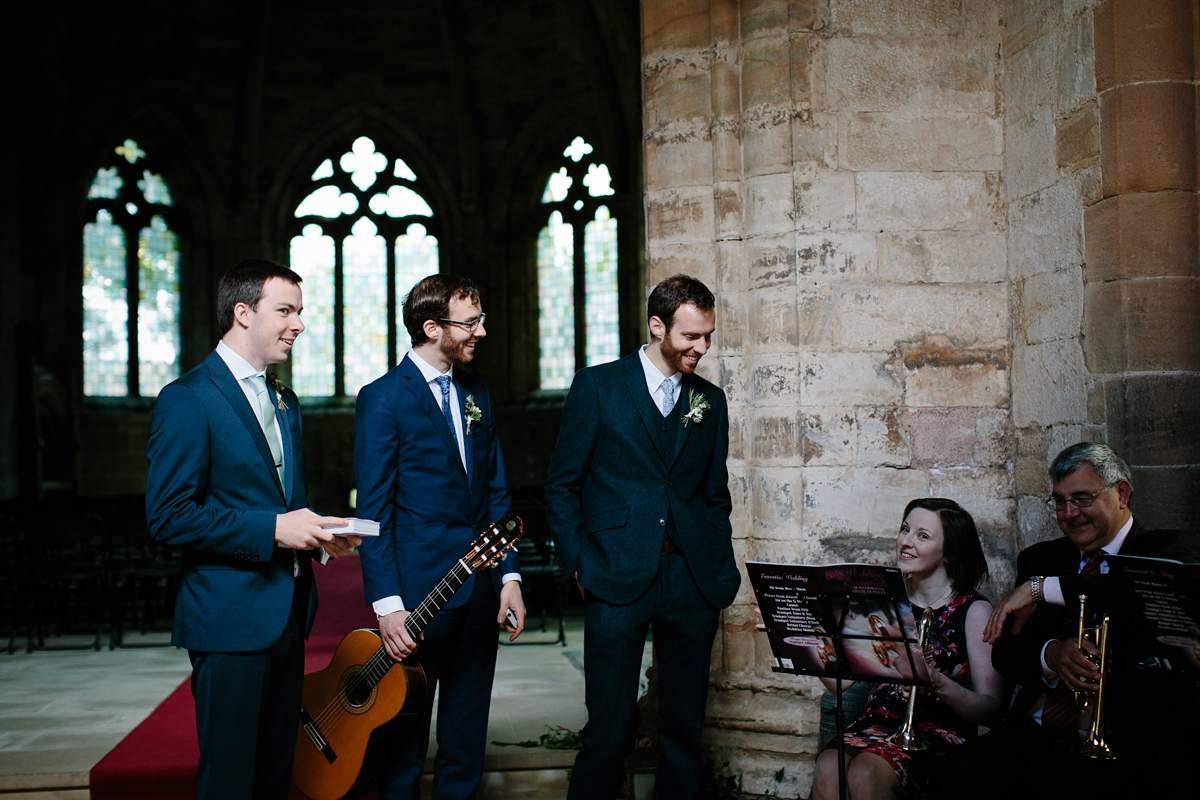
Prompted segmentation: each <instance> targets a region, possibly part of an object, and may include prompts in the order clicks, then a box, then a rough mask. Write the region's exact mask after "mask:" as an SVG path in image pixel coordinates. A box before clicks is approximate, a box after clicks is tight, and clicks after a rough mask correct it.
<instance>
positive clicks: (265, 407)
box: [250, 375, 287, 486]
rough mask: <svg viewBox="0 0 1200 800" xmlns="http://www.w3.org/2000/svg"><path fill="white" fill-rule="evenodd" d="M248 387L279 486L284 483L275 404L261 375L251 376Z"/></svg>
mask: <svg viewBox="0 0 1200 800" xmlns="http://www.w3.org/2000/svg"><path fill="white" fill-rule="evenodd" d="M250 385H251V386H253V387H254V394H255V396H256V397H257V398H258V410H259V411H260V412H262V426H263V435H264V436H266V437H267V447H269V448H271V458H273V459H275V471H276V472H278V473H279V485H280V486H287V484H286V483H284V480H283V478H284V472H283V440H282V439H281V438H280V437H279V426H278V425H276V424H275V404H274V403H272V402H271V395H270V394H268V393H267V379H266V377H264V376H262V375H251V376H250Z"/></svg>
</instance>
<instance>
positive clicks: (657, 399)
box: [638, 344, 683, 417]
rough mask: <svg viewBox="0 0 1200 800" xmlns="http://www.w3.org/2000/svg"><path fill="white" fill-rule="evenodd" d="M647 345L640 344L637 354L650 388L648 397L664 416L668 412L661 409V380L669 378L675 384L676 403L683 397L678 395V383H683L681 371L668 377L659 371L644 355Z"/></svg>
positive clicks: (647, 385)
mask: <svg viewBox="0 0 1200 800" xmlns="http://www.w3.org/2000/svg"><path fill="white" fill-rule="evenodd" d="M649 346H650V345H648V344H644V345H642V348H641V349H640V350H638V356H639V357H640V358H641V361H642V370H643V371H644V372H645V373H646V388H647V389H649V390H650V397H651V398H652V399H653V400H654V407H655V408H657V409H658V410H659V411H660V412H661V413H662V415H663V416H664V417H665V416H667V413H668V412H665V411H663V410H662V407H663V403H662V401H663V390H662V382H663V381H666V380H669V381H670V382H671V383H673V384H675V389H674V392H675V402H676V403H678V402H679V401H680V400H681V399H683V398H681V397H680V396H679V384H681V383H683V373H682V372H676V373H675V374H674V375H671V376H669V377H668V376H666V375H663V374H662V373H661V372H659V370H658V367H656V366H654V362H653V361H651V360H650V357H649V356H648V355H646V348H647V347H649ZM672 409H674V406H672Z"/></svg>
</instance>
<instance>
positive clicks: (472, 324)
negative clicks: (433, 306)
mask: <svg viewBox="0 0 1200 800" xmlns="http://www.w3.org/2000/svg"><path fill="white" fill-rule="evenodd" d="M485 319H487V312H484V313H482V314H480V315H479V317H478V318H477V319H469V320H467V321H466V322H463V321H461V320H457V319H439V320H438V322H442V323H445V324H446V325H457V326H458V327H460V328H462V329H463V330H464V331H466V332H467V333H474V332H475V329H476V328H478V327H479V326H480V325H482V324H483V321H484V320H485Z"/></svg>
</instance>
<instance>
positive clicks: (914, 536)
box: [812, 497, 1003, 800]
mask: <svg viewBox="0 0 1200 800" xmlns="http://www.w3.org/2000/svg"><path fill="white" fill-rule="evenodd" d="M896 563H897V566H898V567H899V568H900V572H901V573H902V574H903V575H904V578H905V585H906V586H907V588H908V596H909V600H910V602H911V603H912V606H913V615H914V616H915V617H916V618H917V619H920V617H921V615H922V614H923V613H924V611H925V609H926V608H930V609H932V617H933V618H932V625H931V626H930V632H929V643H928V646H927V651H928V653H929V655H930V656H931V661H932V666H933V669H932V670H930V679H931V681H932V683H933V686H932V689H929V690H925V691H923V693H922V695H921V696H920V697H919V699H918V700H917V707H916V714H915V716H914V719H915V725H916V730H917V731H918V732H919V733H918V736H919V739H920V741H921V743H922V744H923V745H924V749H922V750H905V749H903V748H901V747H899V746H898V745H895V744H892V743H890V742H888V741H887V739H888V737H890V736H891V735H892V734H893V733H895V731H896V730H897V728H899V727H900V724H901V723H902V722H903V720H904V716H905V712H906V710H907V707H908V688H907V687H903V686H898V685H896V684H891V683H880V684H876V685H875V686H874V687H873V688H872V690H871V693H870V695H869V696H868V698H867V704H866V706H865V707H864V709H863V713H862V715H861V716H860V717H859V718H858V719H857V720H855V721H854V722H852V723H851V724H850V725H849V726H848V727H847V729H846V735H845V751H846V758H847V764H846V780H847V784H848V789H849V795H850V796H851V797H853V798H854V800H872V799H873V798H883V799H884V800H891V798H896V797H909V796H913V795H916V794H920V793H922V792H925V791H928V790H929V789H930V787H931V785H933V784H935V783H936V779H937V775H938V771H939V765H940V762H941V759H942V756H943V755H944V754H945V752H946V750H947V748H949V747H952V746H953V745H956V744H961V743H962V742H963V741H964V740H966V739H968V738H970V737H972V736H974V735H975V733H976V731H977V729H978V727H979V725H987V724H993V723H995V722H996V721H997V720H998V719H999V717H1000V714H1001V712H1002V710H1003V699H1002V693H1003V680H1002V679H1001V677H1000V675H999V674H998V673H997V672H996V671H995V670H994V669H993V668H992V653H991V645H988V644H986V643H985V642H984V641H983V629H984V626H985V625H986V624H987V620H988V617H989V615H990V614H991V613H992V605H991V603H989V602H988V601H987V598H985V597H984V596H983V595H981V594H980V593H979V592H977V591H975V587H976V586H977V585H978V583H979V581H980V579H981V578H982V577H983V576H984V575H985V574H986V573H987V562H986V561H985V560H984V556H983V548H982V546H981V545H980V543H979V534H978V532H977V531H976V529H975V521H974V520H973V519H972V518H971V515H970V514H968V513H967V512H966V511H964V510H963V509H962V507H961V506H959V505H958V503H955V502H954V501H953V500H945V499H942V498H937V497H933V498H924V499H918V500H913V501H912V502H911V503H909V504H908V507H907V508H905V509H904V521H903V523H902V524H901V525H900V533H899V534H898V535H897V537H896ZM823 680H825V683H826V685H827V686H828V687H829V689H830V690H831V691H836V686H835V685H834V681H833V680H832V679H823ZM847 685H848V684H846V683H845V682H843V684H842V687H843V691H844V690H845V687H846V686H847ZM812 796H813V800H835V799H836V798H837V797H838V796H839V793H838V764H837V747H836V746H835V745H834V744H831V745H830V746H829V747H827V749H826V750H825V751H824V752H822V753H821V754H820V756H818V757H817V769H816V772H815V774H814V777H813V794H812Z"/></svg>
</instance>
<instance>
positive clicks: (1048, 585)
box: [1042, 577, 1066, 663]
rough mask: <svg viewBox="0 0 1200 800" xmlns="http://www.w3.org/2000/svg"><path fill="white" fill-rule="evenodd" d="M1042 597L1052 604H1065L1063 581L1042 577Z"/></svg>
mask: <svg viewBox="0 0 1200 800" xmlns="http://www.w3.org/2000/svg"><path fill="white" fill-rule="evenodd" d="M1042 599H1043V600H1045V601H1046V602H1047V603H1049V604H1051V605H1055V606H1065V605H1066V602H1065V601H1064V600H1063V593H1062V581H1060V580H1059V579H1058V578H1053V577H1047V578H1042ZM1042 663H1045V662H1042Z"/></svg>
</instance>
